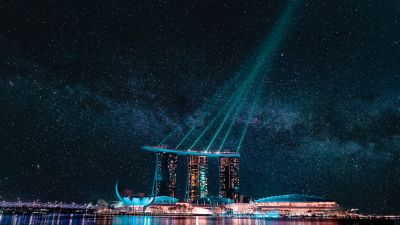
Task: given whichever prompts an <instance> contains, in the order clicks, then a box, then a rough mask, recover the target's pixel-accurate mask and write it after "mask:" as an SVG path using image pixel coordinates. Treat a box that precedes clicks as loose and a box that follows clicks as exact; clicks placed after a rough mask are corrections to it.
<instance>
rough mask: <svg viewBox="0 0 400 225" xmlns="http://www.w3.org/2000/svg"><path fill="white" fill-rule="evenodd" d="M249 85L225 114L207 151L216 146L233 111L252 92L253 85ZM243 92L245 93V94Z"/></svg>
mask: <svg viewBox="0 0 400 225" xmlns="http://www.w3.org/2000/svg"><path fill="white" fill-rule="evenodd" d="M249 82H252V80H250V81H249ZM249 85H250V89H246V88H243V89H241V91H242V92H241V93H240V95H239V96H238V97H237V98H235V101H234V103H233V104H232V105H231V107H230V108H229V110H228V112H227V113H226V114H225V117H224V119H223V120H222V122H221V124H220V125H219V127H218V129H217V131H216V132H215V134H214V136H213V138H212V139H211V141H210V143H209V144H208V146H207V148H206V151H208V150H210V148H211V146H212V145H213V144H214V142H215V140H216V138H217V137H218V135H219V133H220V132H221V131H222V128H223V127H224V126H225V123H226V121H227V120H228V118H229V117H230V116H231V114H232V111H233V109H234V108H235V107H236V106H237V105H238V104H239V102H240V100H242V99H243V97H244V96H247V94H248V93H249V91H250V90H251V85H252V83H250V84H249ZM243 91H245V92H243Z"/></svg>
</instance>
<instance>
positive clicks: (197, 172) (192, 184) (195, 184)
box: [188, 156, 208, 202]
mask: <svg viewBox="0 0 400 225" xmlns="http://www.w3.org/2000/svg"><path fill="white" fill-rule="evenodd" d="M188 163H189V164H188V172H189V174H188V178H189V179H188V182H189V183H188V185H189V188H188V192H189V193H188V197H189V199H188V200H189V202H192V201H193V200H196V199H199V198H205V197H207V195H208V188H207V172H208V159H207V157H206V156H190V157H189V162H188Z"/></svg>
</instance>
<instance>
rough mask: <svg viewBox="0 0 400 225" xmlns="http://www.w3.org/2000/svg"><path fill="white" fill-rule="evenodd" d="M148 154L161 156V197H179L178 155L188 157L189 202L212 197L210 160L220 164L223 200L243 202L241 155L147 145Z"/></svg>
mask: <svg viewBox="0 0 400 225" xmlns="http://www.w3.org/2000/svg"><path fill="white" fill-rule="evenodd" d="M143 149H144V150H146V151H151V152H155V153H156V154H158V162H157V163H158V164H157V167H158V168H157V169H158V177H156V178H155V179H156V182H157V187H156V188H157V190H156V192H157V195H158V196H170V197H176V183H177V182H176V169H177V161H178V155H183V156H187V157H188V163H187V183H186V191H185V200H186V201H187V202H194V201H201V199H204V198H207V197H208V160H209V158H217V159H218V162H219V197H222V198H227V199H231V200H233V201H234V202H239V197H240V195H239V157H240V155H239V153H237V152H235V153H231V152H205V151H194V150H193V151H181V150H175V149H168V148H167V147H164V146H154V147H153V146H145V147H143Z"/></svg>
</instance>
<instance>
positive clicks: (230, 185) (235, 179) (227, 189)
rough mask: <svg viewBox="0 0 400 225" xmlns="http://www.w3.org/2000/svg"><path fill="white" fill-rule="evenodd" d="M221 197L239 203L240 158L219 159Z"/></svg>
mask: <svg viewBox="0 0 400 225" xmlns="http://www.w3.org/2000/svg"><path fill="white" fill-rule="evenodd" d="M219 160H220V161H219V195H220V196H221V197H223V198H229V199H232V200H234V201H235V202H238V201H239V198H240V194H239V158H220V159H219Z"/></svg>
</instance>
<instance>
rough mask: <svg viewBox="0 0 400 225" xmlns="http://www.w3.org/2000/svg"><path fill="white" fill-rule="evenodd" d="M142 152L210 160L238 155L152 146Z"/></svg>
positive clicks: (234, 153)
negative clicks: (203, 157) (192, 156)
mask: <svg viewBox="0 0 400 225" xmlns="http://www.w3.org/2000/svg"><path fill="white" fill-rule="evenodd" d="M142 149H143V150H145V151H149V152H167V153H174V154H177V155H182V156H190V155H194V156H207V157H210V158H219V157H225V158H239V157H240V153H238V152H207V151H182V150H177V149H167V148H158V147H153V146H143V147H142Z"/></svg>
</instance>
